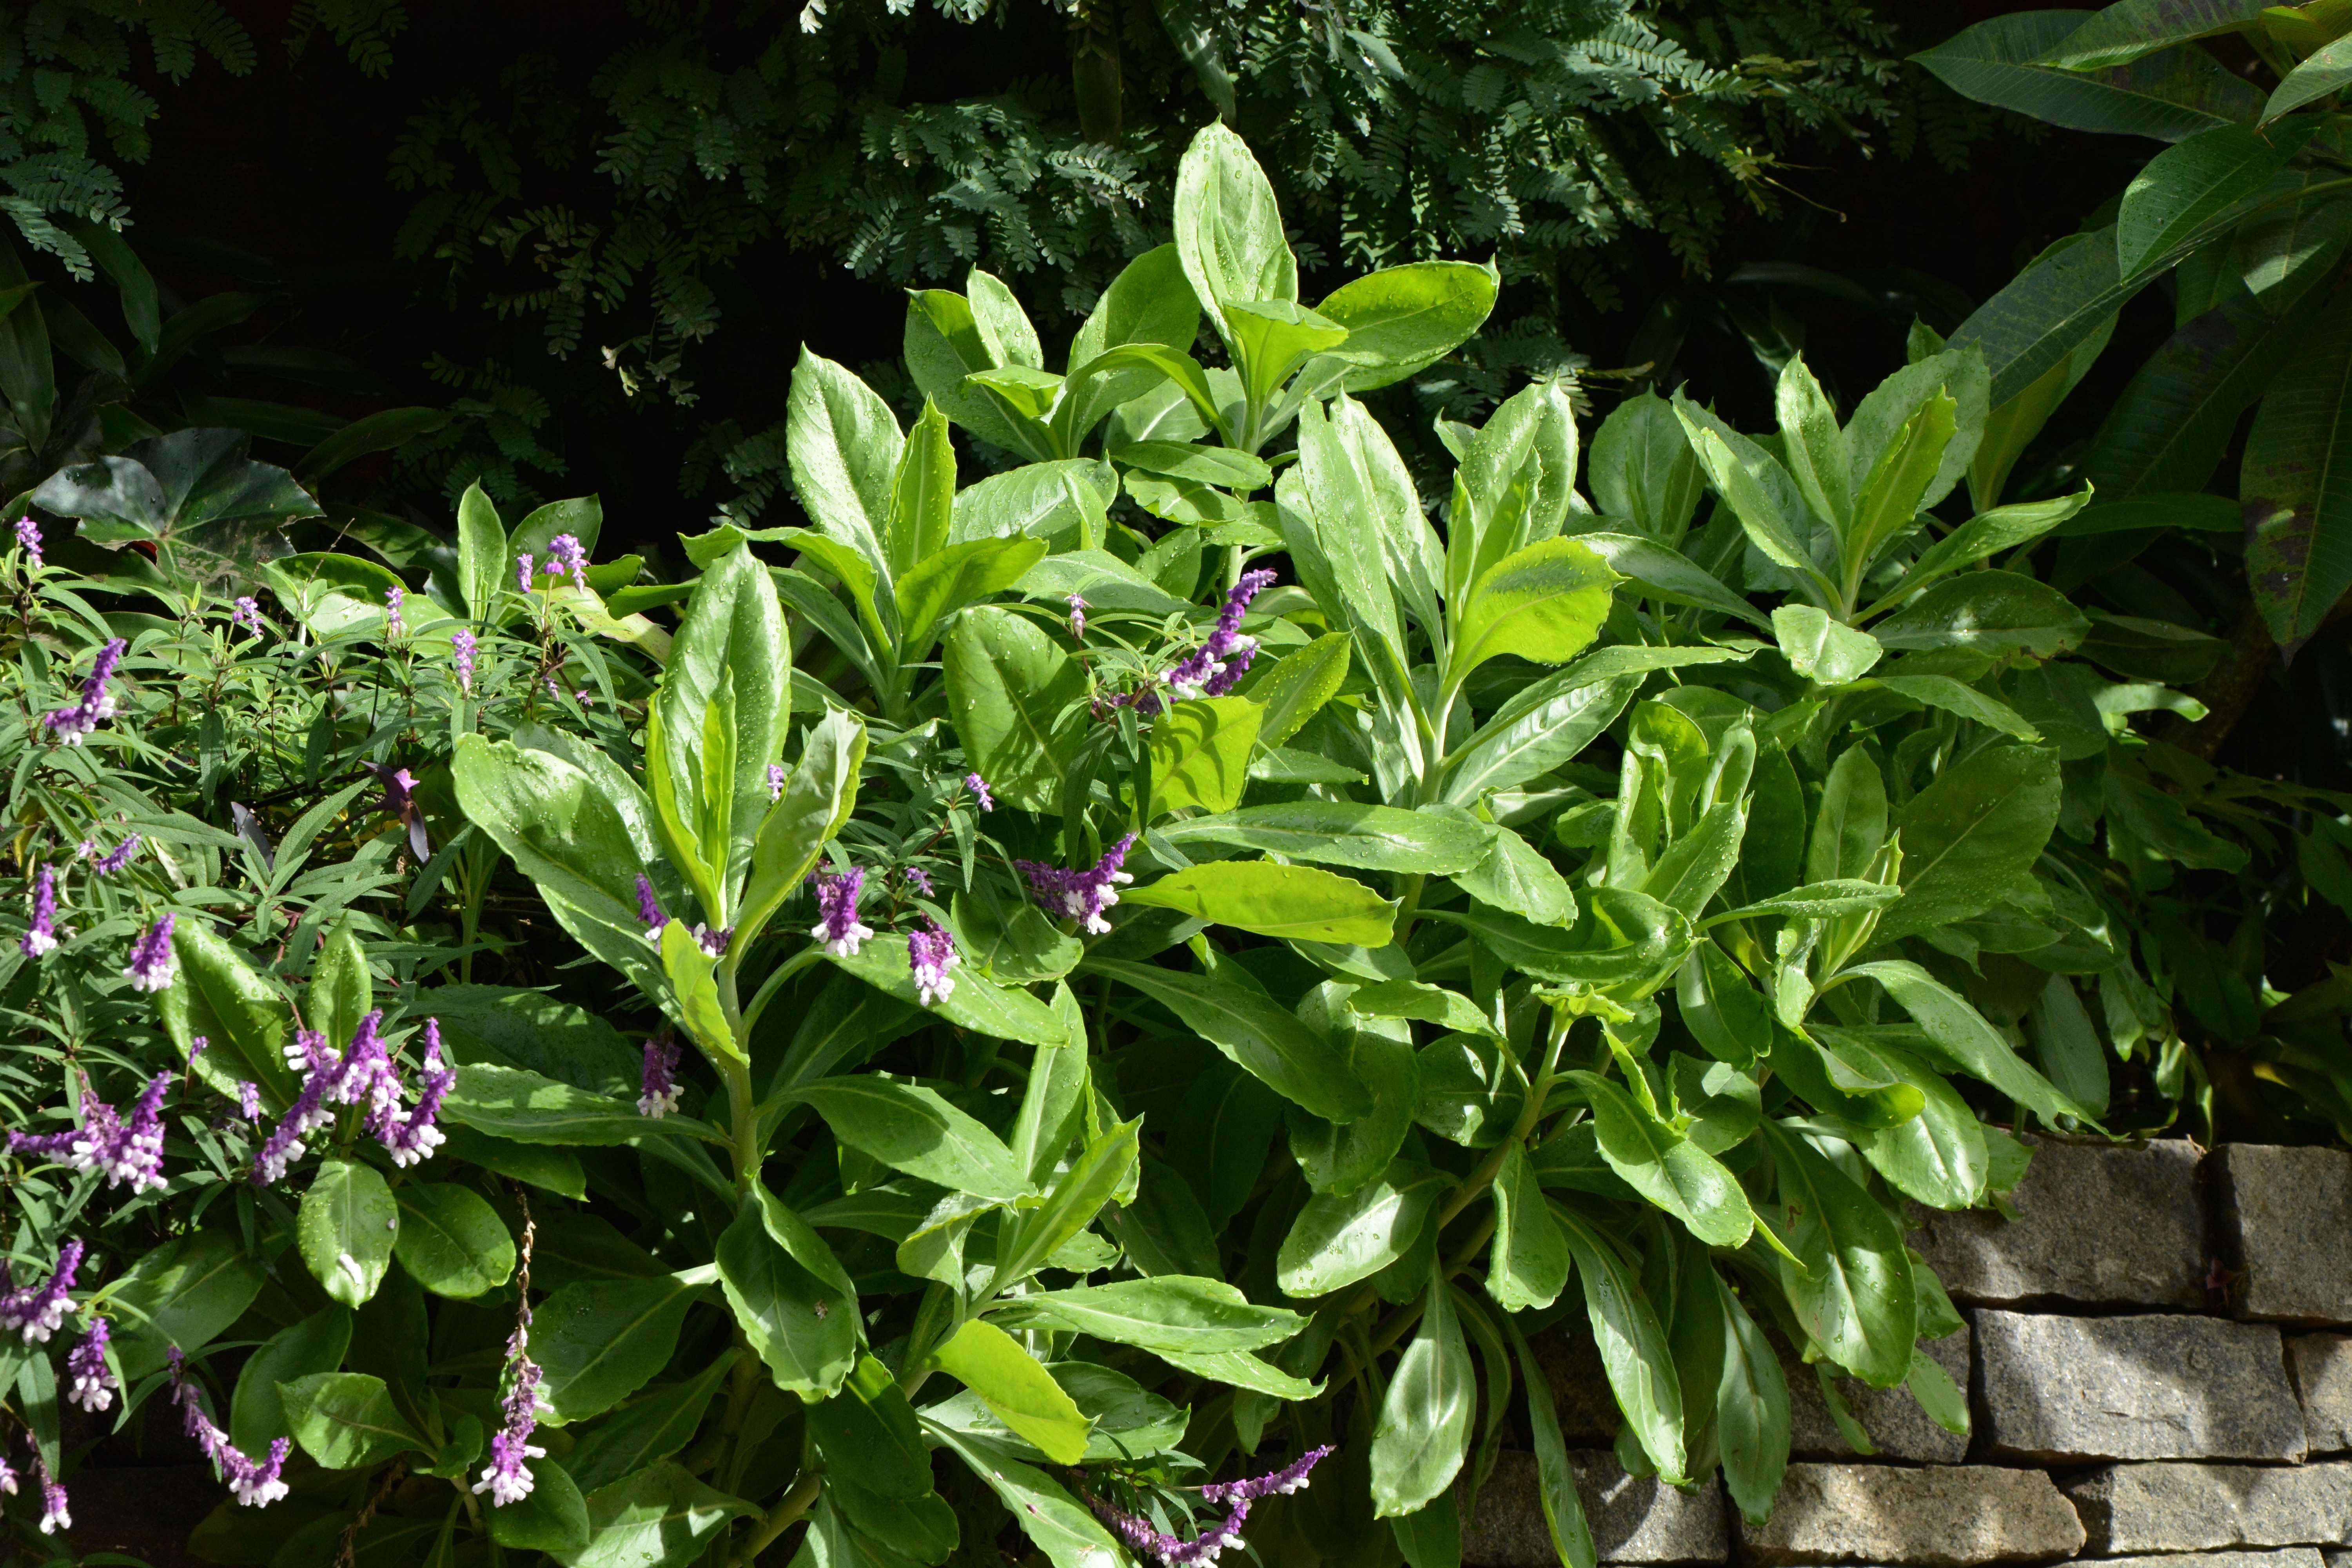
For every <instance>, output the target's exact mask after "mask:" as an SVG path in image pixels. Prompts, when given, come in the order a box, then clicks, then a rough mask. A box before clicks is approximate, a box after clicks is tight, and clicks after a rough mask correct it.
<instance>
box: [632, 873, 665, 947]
mask: <svg viewBox="0 0 2352 1568" xmlns="http://www.w3.org/2000/svg"><path fill="white" fill-rule="evenodd" d="M637 919H639V920H640V921H644V922H645V927H646V941H647V942H652V943H653V944H654V945H655V946H656V947H659V946H660V945H661V933H662V927H664V926H666V925H667V924H669V917H668V916H667V915H665V914H664V913H662V907H661V900H659V899H656V898H655V897H654V884H653V879H651V878H650V877H647V876H646V874H645V873H644V872H643V871H640V872H638V873H637Z"/></svg>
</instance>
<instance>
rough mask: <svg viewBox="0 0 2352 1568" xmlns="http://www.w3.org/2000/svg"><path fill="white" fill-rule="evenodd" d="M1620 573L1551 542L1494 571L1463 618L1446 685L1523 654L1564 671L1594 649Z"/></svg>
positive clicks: (1571, 543) (1473, 591)
mask: <svg viewBox="0 0 2352 1568" xmlns="http://www.w3.org/2000/svg"><path fill="white" fill-rule="evenodd" d="M1617 580H1618V578H1617V574H1616V573H1615V572H1613V571H1612V570H1611V569H1610V567H1609V565H1608V563H1606V562H1605V561H1603V560H1602V559H1601V557H1600V556H1599V555H1597V554H1595V553H1594V552H1592V551H1591V549H1590V548H1589V547H1587V546H1586V545H1585V544H1584V543H1583V542H1580V541H1579V540H1575V539H1547V540H1544V541H1542V542H1539V543H1536V544H1531V545H1529V546H1528V547H1527V548H1526V549H1525V550H1521V551H1518V552H1515V553H1513V554H1511V555H1509V556H1507V557H1506V558H1505V559H1503V560H1502V561H1499V562H1497V563H1496V564H1495V565H1493V566H1491V567H1489V568H1487V570H1486V572H1484V573H1483V574H1480V575H1479V577H1478V579H1477V580H1476V581H1475V583H1473V584H1471V587H1470V595H1469V600H1468V603H1467V604H1466V605H1465V607H1464V608H1463V609H1462V610H1461V611H1460V612H1459V617H1458V619H1457V621H1456V624H1455V630H1454V658H1453V662H1452V663H1451V664H1450V665H1449V666H1448V667H1447V679H1450V680H1454V681H1459V680H1461V679H1463V678H1464V677H1465V676H1467V675H1468V674H1469V673H1470V672H1471V671H1472V670H1474V669H1475V668H1478V666H1480V665H1481V664H1484V663H1485V662H1486V660H1488V659H1490V658H1496V656H1498V655H1501V654H1516V655H1517V656H1518V657H1519V658H1525V659H1528V660H1531V661H1533V662H1534V663H1537V664H1565V663H1567V662H1568V661H1569V660H1570V659H1571V658H1575V657H1576V656H1577V655H1578V654H1580V653H1582V652H1583V651H1584V650H1585V649H1586V648H1587V647H1590V646H1591V643H1592V639H1593V637H1595V636H1597V635H1598V634H1599V632H1600V629H1601V618H1602V617H1603V616H1606V615H1607V614H1608V613H1609V599H1610V590H1611V588H1612V585H1613V584H1615V583H1616V582H1617Z"/></svg>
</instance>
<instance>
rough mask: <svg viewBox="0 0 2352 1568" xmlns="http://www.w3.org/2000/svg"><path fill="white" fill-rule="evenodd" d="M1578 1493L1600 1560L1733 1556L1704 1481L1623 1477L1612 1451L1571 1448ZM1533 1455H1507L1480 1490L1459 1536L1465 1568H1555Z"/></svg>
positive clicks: (1715, 1498)
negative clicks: (1679, 1484) (1686, 1485)
mask: <svg viewBox="0 0 2352 1568" xmlns="http://www.w3.org/2000/svg"><path fill="white" fill-rule="evenodd" d="M1568 1462H1569V1466H1570V1468H1571V1469H1572V1470H1574V1471H1575V1473H1576V1494H1577V1496H1578V1497H1579V1498H1580V1499H1581V1500H1582V1501H1583V1503H1584V1518H1585V1521H1586V1522H1587V1523H1589V1524H1590V1525H1591V1527H1592V1543H1593V1545H1594V1546H1595V1547H1596V1548H1597V1549H1598V1550H1599V1552H1600V1554H1601V1562H1603V1563H1721V1562H1723V1561H1725V1560H1726V1559H1727V1558H1728V1557H1729V1556H1730V1554H1731V1527H1730V1524H1729V1522H1728V1521H1727V1519H1726V1517H1725V1504H1724V1499H1723V1485H1722V1483H1721V1482H1720V1481H1715V1480H1710V1481H1708V1482H1707V1483H1706V1485H1705V1486H1704V1487H1701V1488H1700V1489H1698V1490H1697V1491H1696V1493H1689V1492H1681V1491H1677V1490H1675V1489H1674V1488H1673V1487H1664V1486H1660V1485H1659V1484H1658V1481H1657V1479H1656V1478H1655V1477H1648V1478H1643V1477H1638V1476H1629V1475H1627V1474H1626V1473H1625V1471H1624V1469H1623V1468H1622V1467H1621V1466H1620V1465H1619V1464H1618V1463H1617V1459H1616V1457H1615V1456H1614V1455H1613V1454H1609V1453H1605V1452H1592V1451H1589V1450H1578V1449H1570V1451H1569V1456H1568ZM1538 1493H1539V1483H1538V1479H1537V1476H1536V1458H1535V1456H1534V1455H1533V1454H1516V1453H1505V1454H1503V1455H1501V1456H1500V1457H1499V1458H1497V1459H1496V1463H1495V1473H1494V1474H1493V1475H1491V1476H1489V1477H1488V1478H1487V1479H1486V1486H1485V1487H1484V1488H1483V1489H1480V1491H1479V1493H1478V1508H1477V1511H1476V1512H1475V1514H1473V1515H1472V1516H1471V1519H1470V1523H1469V1527H1468V1529H1467V1530H1465V1531H1464V1532H1463V1541H1462V1561H1463V1563H1465V1565H1466V1568H1556V1565H1557V1564H1558V1563H1559V1554H1558V1553H1557V1552H1553V1551H1552V1547H1551V1534H1550V1532H1549V1531H1547V1530H1546V1529H1545V1528H1544V1518H1543V1505H1542V1503H1541V1502H1540V1501H1539V1500H1538Z"/></svg>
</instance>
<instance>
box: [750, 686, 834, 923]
mask: <svg viewBox="0 0 2352 1568" xmlns="http://www.w3.org/2000/svg"><path fill="white" fill-rule="evenodd" d="M865 763H866V722H865V721H864V720H862V719H860V718H859V717H858V716H857V715H856V714H855V713H852V712H850V711H848V710H845V709H840V708H829V709H827V710H825V714H824V718H822V719H820V720H818V721H816V722H815V723H814V724H812V725H811V726H809V730H808V734H807V738H806V739H805V740H804V741H803V742H802V743H801V760H800V763H799V764H798V765H797V766H795V767H794V768H793V772H792V775H791V777H789V778H788V779H786V780H785V781H784V793H783V794H782V795H781V796H779V797H778V798H777V800H776V802H775V804H774V805H772V806H770V807H769V809H768V814H767V816H766V818H765V820H763V821H762V822H761V824H760V830H759V835H758V837H756V838H754V839H753V841H752V845H751V876H750V878H749V879H747V880H746V881H745V883H744V886H743V899H742V902H741V904H740V906H739V907H738V909H737V911H736V921H735V940H736V941H737V942H744V943H747V944H748V943H749V942H751V941H752V940H753V939H754V938H756V937H757V936H758V935H759V933H760V931H761V930H762V929H763V928H764V927H765V926H766V924H767V922H768V920H769V918H770V917H771V916H772V915H773V914H774V913H775V911H776V909H777V907H778V906H779V905H781V904H782V902H783V901H784V900H786V899H788V898H790V897H792V895H793V891H794V890H795V889H798V888H799V887H800V885H801V884H802V883H803V881H805V880H806V879H807V878H808V874H809V872H810V871H811V870H812V869H813V868H814V867H815V865H816V860H817V857H818V856H819V855H821V854H823V853H824V847H825V845H826V843H828V842H829V841H830V840H831V839H832V838H833V837H834V836H835V834H837V833H839V832H840V831H841V828H842V825H843V824H844V823H845V822H847V821H848V820H849V814H850V813H851V812H852V811H854V810H856V805H857V782H858V774H859V772H860V770H861V769H863V767H864V766H865Z"/></svg>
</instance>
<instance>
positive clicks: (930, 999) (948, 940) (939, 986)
mask: <svg viewBox="0 0 2352 1568" xmlns="http://www.w3.org/2000/svg"><path fill="white" fill-rule="evenodd" d="M962 962H963V960H962V959H961V958H959V957H957V956H956V950H955V938H953V937H951V936H950V935H949V934H948V932H947V928H946V927H944V926H942V925H940V922H939V921H934V920H926V921H923V923H922V924H921V925H920V926H919V927H917V928H916V929H915V930H913V931H909V932H908V933H907V966H908V968H909V969H911V970H913V971H914V973H915V1000H916V1001H918V1002H919V1003H920V1004H921V1005H924V1006H926V1007H931V1006H936V1005H939V1004H940V1003H941V1002H944V1001H946V1000H947V999H948V997H949V996H950V994H953V993H954V991H955V969H956V966H957V965H958V964H960V963H962Z"/></svg>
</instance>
